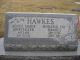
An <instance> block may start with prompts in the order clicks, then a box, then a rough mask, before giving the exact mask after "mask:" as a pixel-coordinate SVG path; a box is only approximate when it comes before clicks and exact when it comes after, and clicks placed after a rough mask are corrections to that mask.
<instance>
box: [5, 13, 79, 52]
mask: <svg viewBox="0 0 80 60" xmlns="http://www.w3.org/2000/svg"><path fill="white" fill-rule="evenodd" d="M76 25H77V16H76V15H75V14H63V13H27V12H8V13H6V22H5V26H6V27H5V28H6V29H5V41H4V43H5V45H4V47H5V50H8V51H9V50H13V51H37V50H38V51H74V50H77V44H78V41H77V39H76Z"/></svg>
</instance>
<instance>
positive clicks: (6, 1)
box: [0, 0, 80, 37]
mask: <svg viewBox="0 0 80 60" xmlns="http://www.w3.org/2000/svg"><path fill="white" fill-rule="evenodd" d="M75 2H80V0H1V1H0V37H3V36H4V30H5V28H4V25H5V23H4V21H5V12H43V13H44V12H51V13H52V12H53V13H74V14H78V15H80V4H76V3H75ZM77 9H78V10H77ZM78 31H79V30H78Z"/></svg>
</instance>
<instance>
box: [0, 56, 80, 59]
mask: <svg viewBox="0 0 80 60" xmlns="http://www.w3.org/2000/svg"><path fill="white" fill-rule="evenodd" d="M0 60H80V57H79V56H0Z"/></svg>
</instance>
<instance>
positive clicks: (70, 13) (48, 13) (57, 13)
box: [6, 12, 77, 16]
mask: <svg viewBox="0 0 80 60" xmlns="http://www.w3.org/2000/svg"><path fill="white" fill-rule="evenodd" d="M15 13H16V14H55V15H72V16H77V14H72V13H42V12H6V14H15Z"/></svg>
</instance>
